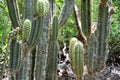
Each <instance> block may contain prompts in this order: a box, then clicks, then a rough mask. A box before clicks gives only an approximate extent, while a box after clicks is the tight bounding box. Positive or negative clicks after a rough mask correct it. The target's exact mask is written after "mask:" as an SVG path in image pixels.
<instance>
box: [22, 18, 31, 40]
mask: <svg viewBox="0 0 120 80" xmlns="http://www.w3.org/2000/svg"><path fill="white" fill-rule="evenodd" d="M30 29H31V21H30V20H29V19H26V20H25V21H24V23H23V29H22V39H23V41H28V38H29V35H30Z"/></svg>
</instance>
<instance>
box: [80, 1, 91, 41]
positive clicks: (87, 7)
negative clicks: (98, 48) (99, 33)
mask: <svg viewBox="0 0 120 80" xmlns="http://www.w3.org/2000/svg"><path fill="white" fill-rule="evenodd" d="M91 5H92V0H81V25H82V31H83V33H84V35H85V36H86V37H87V39H89V37H90V35H91V22H92V21H91V20H92V19H91V17H92V12H91V11H92V10H91V9H92V6H91Z"/></svg>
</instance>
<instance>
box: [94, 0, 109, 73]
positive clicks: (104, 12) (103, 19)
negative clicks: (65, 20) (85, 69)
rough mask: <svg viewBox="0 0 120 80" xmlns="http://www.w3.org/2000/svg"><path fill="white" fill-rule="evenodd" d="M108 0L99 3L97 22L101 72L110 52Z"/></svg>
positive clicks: (98, 68)
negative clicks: (108, 41)
mask: <svg viewBox="0 0 120 80" xmlns="http://www.w3.org/2000/svg"><path fill="white" fill-rule="evenodd" d="M107 1H108V0H101V3H100V4H99V15H98V24H97V27H98V28H97V41H98V43H97V51H98V52H97V59H98V62H97V63H96V64H97V71H98V72H99V71H100V70H101V69H103V68H104V66H105V61H106V57H107V54H108V48H107V45H108V43H107V39H108V33H109V32H108V31H109V26H108V23H109V22H108V19H109V15H108V8H109V6H108V4H107ZM98 63H99V64H98Z"/></svg>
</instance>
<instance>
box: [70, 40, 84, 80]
mask: <svg viewBox="0 0 120 80" xmlns="http://www.w3.org/2000/svg"><path fill="white" fill-rule="evenodd" d="M70 42H71V43H72V44H73V43H74V44H73V45H72V46H73V47H70V49H71V50H70V51H71V52H70V57H71V64H72V69H73V71H74V73H75V74H76V75H77V79H78V80H82V75H83V65H84V64H83V63H84V54H83V43H81V42H80V41H78V40H77V41H76V39H75V38H72V39H71V41H70ZM70 45H71V44H70Z"/></svg>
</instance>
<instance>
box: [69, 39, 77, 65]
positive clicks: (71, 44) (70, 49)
mask: <svg viewBox="0 0 120 80" xmlns="http://www.w3.org/2000/svg"><path fill="white" fill-rule="evenodd" d="M77 41H78V39H77V38H76V37H73V38H72V39H71V40H70V43H69V53H70V58H71V57H72V56H74V54H72V53H73V47H74V45H75V43H76V42H77ZM74 61H75V60H71V62H72V63H74Z"/></svg>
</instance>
